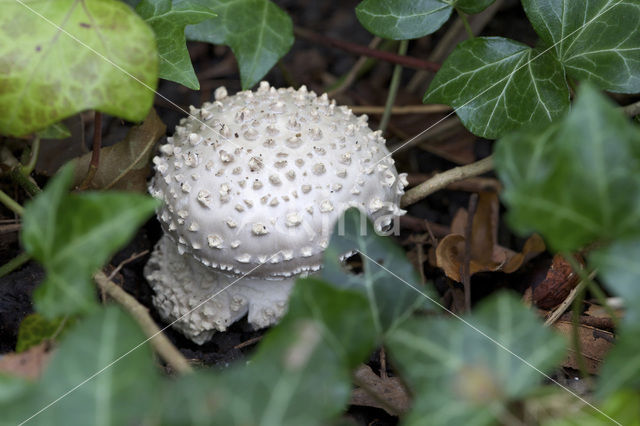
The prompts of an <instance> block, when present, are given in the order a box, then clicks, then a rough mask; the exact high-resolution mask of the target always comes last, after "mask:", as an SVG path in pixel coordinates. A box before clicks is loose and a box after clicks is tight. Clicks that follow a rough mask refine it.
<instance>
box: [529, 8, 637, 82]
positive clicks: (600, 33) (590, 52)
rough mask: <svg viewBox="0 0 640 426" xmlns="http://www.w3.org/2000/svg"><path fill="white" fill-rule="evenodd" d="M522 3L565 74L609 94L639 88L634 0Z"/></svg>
mask: <svg viewBox="0 0 640 426" xmlns="http://www.w3.org/2000/svg"><path fill="white" fill-rule="evenodd" d="M522 5H523V6H524V10H525V12H526V13H527V16H528V17H529V20H530V21H531V23H532V24H533V27H534V28H535V30H536V32H537V33H538V35H539V36H540V38H542V40H544V41H545V42H546V43H547V44H548V45H552V46H553V49H554V50H555V53H556V56H557V57H558V59H559V60H560V62H562V65H564V67H565V69H566V71H567V74H568V75H569V76H571V77H574V78H576V79H579V80H589V81H592V82H594V83H595V84H597V85H598V86H600V87H602V88H603V89H606V90H609V91H613V92H623V93H637V92H640V32H638V22H640V3H638V1H637V0H596V1H589V2H586V3H585V2H576V1H573V0H523V1H522Z"/></svg>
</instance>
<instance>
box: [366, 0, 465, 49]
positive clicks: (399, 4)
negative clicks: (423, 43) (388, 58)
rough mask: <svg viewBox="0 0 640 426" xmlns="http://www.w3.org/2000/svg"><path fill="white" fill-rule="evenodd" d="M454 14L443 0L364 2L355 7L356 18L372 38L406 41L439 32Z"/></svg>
mask: <svg viewBox="0 0 640 426" xmlns="http://www.w3.org/2000/svg"><path fill="white" fill-rule="evenodd" d="M452 10H453V8H452V7H451V5H450V4H448V3H447V2H445V1H442V0H393V1H388V0H364V1H363V2H361V3H360V4H359V5H358V7H356V16H357V17H358V21H360V23H361V24H362V26H363V27H365V28H366V29H367V31H369V32H370V33H372V34H375V35H377V36H380V37H383V38H388V39H392V40H407V39H412V38H419V37H423V36H425V35H427V34H431V33H433V32H435V31H437V30H438V29H439V28H440V27H441V26H442V24H444V23H445V22H447V20H448V19H449V16H450V15H451V11H452Z"/></svg>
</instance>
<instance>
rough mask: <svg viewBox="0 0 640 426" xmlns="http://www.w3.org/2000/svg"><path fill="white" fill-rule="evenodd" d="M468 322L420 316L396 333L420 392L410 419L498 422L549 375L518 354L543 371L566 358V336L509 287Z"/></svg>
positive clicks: (399, 355) (403, 362)
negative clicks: (545, 323)
mask: <svg viewBox="0 0 640 426" xmlns="http://www.w3.org/2000/svg"><path fill="white" fill-rule="evenodd" d="M466 321H467V323H464V322H462V321H461V320H460V319H458V318H425V317H422V318H418V317H415V318H412V319H410V320H409V321H407V322H406V323H404V324H402V325H401V326H400V327H399V328H397V329H396V330H393V331H392V332H391V333H390V336H389V339H388V341H387V346H388V348H389V350H390V351H391V355H392V357H393V358H394V360H395V363H396V365H397V366H398V368H399V369H400V371H401V373H403V377H404V378H405V379H406V380H407V381H408V383H409V385H410V387H411V388H412V389H413V391H414V395H415V400H414V406H413V408H412V410H411V412H410V413H409V415H408V416H407V418H406V419H405V424H407V425H421V424H424V419H426V418H428V419H429V422H430V423H431V424H442V425H444V424H473V425H485V424H486V425H490V424H495V423H496V422H497V420H498V417H499V416H500V414H502V413H504V412H506V410H507V409H508V406H509V403H510V402H513V401H514V400H517V399H518V398H522V397H524V396H526V395H527V394H528V393H529V392H531V391H532V390H533V389H534V388H535V387H536V384H539V383H540V382H541V381H542V380H543V379H544V377H543V376H542V375H541V374H540V373H539V372H538V371H536V370H535V369H534V368H532V367H531V366H530V365H527V364H526V363H525V362H523V361H522V360H521V359H519V358H518V357H516V356H515V355H513V354H516V355H518V356H519V357H521V358H523V359H525V360H526V361H527V362H528V363H530V364H531V365H533V366H534V367H535V368H537V369H539V370H541V371H546V370H548V369H549V368H552V367H553V366H554V365H556V363H557V362H559V361H560V360H561V359H562V356H563V353H564V339H563V338H562V337H560V336H558V335H556V334H553V333H552V332H551V331H550V330H549V329H548V328H545V327H543V326H542V324H541V322H540V321H539V319H538V318H537V317H536V315H535V314H534V313H533V312H531V311H530V310H529V309H527V308H526V307H524V306H523V305H522V303H521V302H520V300H519V299H518V298H517V297H515V296H513V295H511V294H509V293H500V294H498V295H496V296H492V297H491V298H490V299H486V300H485V301H483V302H482V303H481V304H480V305H478V306H477V307H476V309H475V310H474V312H473V314H472V315H471V316H469V317H467V318H466ZM471 324H472V325H473V326H474V327H475V328H476V329H474V328H472V327H471V326H470V325H471ZM482 333H484V334H485V335H483V334H482ZM487 336H490V337H491V338H492V339H494V340H495V341H497V342H498V343H499V345H502V346H503V347H505V348H508V351H507V350H505V349H504V348H503V347H501V346H499V345H498V344H496V343H495V342H493V341H491V340H490V339H489V338H487ZM509 351H511V352H512V353H513V354H512V353H510V352H509Z"/></svg>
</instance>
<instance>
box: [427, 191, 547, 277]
mask: <svg viewBox="0 0 640 426" xmlns="http://www.w3.org/2000/svg"><path fill="white" fill-rule="evenodd" d="M478 195H479V197H478V206H477V208H476V212H475V215H474V216H473V221H472V227H471V246H470V248H471V262H470V265H469V271H470V273H471V275H473V274H475V273H477V272H487V271H502V272H505V273H511V272H514V271H516V270H518V269H519V268H520V267H521V266H522V265H523V264H525V263H526V262H528V261H529V260H530V259H532V258H533V257H535V256H537V255H538V254H540V253H542V252H543V251H544V250H545V245H544V242H543V241H542V238H540V236H538V235H536V234H534V235H532V236H531V237H530V238H529V239H528V240H527V241H526V243H525V245H524V247H523V249H522V252H520V253H517V252H515V251H513V250H511V249H508V248H506V247H503V246H501V245H499V244H498V221H499V218H500V216H499V214H500V203H499V200H498V195H497V194H495V193H493V192H481V193H479V194H478ZM467 218H468V213H467V211H466V210H464V209H460V210H458V212H457V213H456V215H455V217H454V218H453V221H452V222H451V232H452V233H451V234H449V235H447V236H446V237H444V238H443V239H442V240H441V241H440V243H439V244H438V247H437V248H436V262H437V265H438V267H440V268H442V269H443V270H444V272H445V274H446V275H447V276H448V277H449V278H451V279H452V280H455V281H458V282H461V281H462V277H461V270H462V265H463V262H464V251H465V243H466V239H465V237H464V234H465V227H466V223H467Z"/></svg>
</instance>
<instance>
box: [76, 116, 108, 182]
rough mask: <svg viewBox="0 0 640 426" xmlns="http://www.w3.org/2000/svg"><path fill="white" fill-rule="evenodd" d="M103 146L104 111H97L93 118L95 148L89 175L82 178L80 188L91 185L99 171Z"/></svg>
mask: <svg viewBox="0 0 640 426" xmlns="http://www.w3.org/2000/svg"><path fill="white" fill-rule="evenodd" d="M101 147H102V113H100V112H98V111H96V112H95V119H94V120H93V148H92V150H91V162H90V163H89V170H88V171H87V175H86V176H85V178H84V179H83V180H82V183H81V184H80V186H79V187H78V189H81V190H84V189H87V188H89V186H91V182H92V181H93V178H94V177H95V175H96V173H97V172H98V167H99V166H100V148H101Z"/></svg>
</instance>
